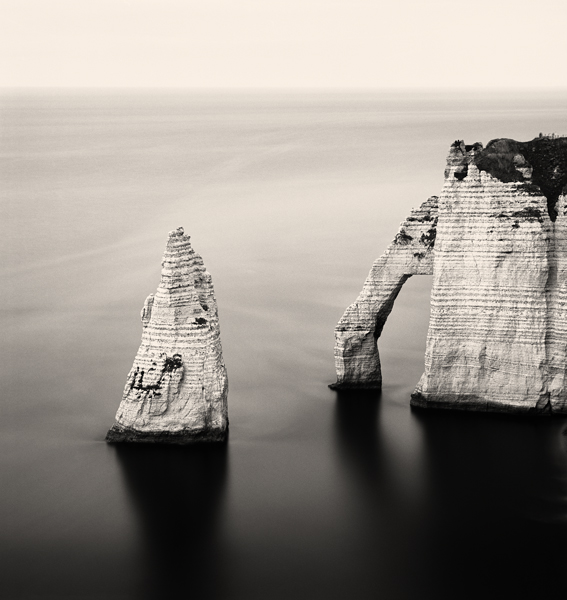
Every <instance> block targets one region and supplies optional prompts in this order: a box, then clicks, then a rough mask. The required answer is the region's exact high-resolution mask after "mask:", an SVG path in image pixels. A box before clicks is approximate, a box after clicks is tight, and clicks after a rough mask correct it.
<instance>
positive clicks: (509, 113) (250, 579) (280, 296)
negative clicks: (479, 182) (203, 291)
mask: <svg viewBox="0 0 567 600" xmlns="http://www.w3.org/2000/svg"><path fill="white" fill-rule="evenodd" d="M0 111H1V112H0V127H1V145H0V159H1V193H2V200H1V219H0V222H1V223H0V227H1V232H0V249H1V255H2V263H1V265H0V276H1V279H2V284H1V286H0V315H1V330H2V345H1V356H0V358H1V360H0V376H1V378H0V381H1V382H2V388H1V396H2V402H1V409H0V410H1V413H0V474H1V491H0V511H1V515H0V531H1V533H0V540H1V541H0V597H2V598H3V599H4V598H5V599H12V598H13V599H19V598H21V599H26V600H27V599H32V598H33V599H43V598H49V599H53V600H59V599H75V598H76V599H83V598H85V599H93V600H95V599H99V598H100V599H108V600H112V599H116V600H118V599H142V600H143V599H158V598H160V599H161V598H164V599H167V600H169V599H173V598H194V599H218V600H232V599H239V600H240V599H242V600H253V599H262V600H272V599H274V600H290V599H301V600H303V599H305V600H311V599H319V598H321V599H329V600H332V599H347V598H348V599H354V600H357V599H374V598H377V599H378V598H379V599H383V600H397V599H400V600H406V599H408V600H413V599H416V600H417V599H419V600H422V599H429V598H431V599H445V598H447V599H451V600H454V599H457V600H460V599H462V598H471V599H472V598H474V599H478V598H496V597H498V598H528V597H529V598H538V599H539V598H545V599H548V598H565V597H567V435H566V432H567V419H561V418H550V419H545V418H541V419H534V420H530V419H527V418H524V419H521V418H511V417H501V416H496V415H489V416H486V415H471V414H458V413H447V414H439V413H435V412H416V411H412V410H410V407H409V396H410V393H411V392H412V390H413V388H414V386H415V384H416V383H417V381H418V379H419V377H420V375H421V372H422V370H423V354H424V348H425V338H426V333H427V322H428V311H429V306H428V302H429V300H428V296H429V289H430V285H431V281H430V278H429V277H421V278H419V277H415V278H412V279H410V280H409V281H408V283H407V284H406V286H405V287H404V289H403V290H402V292H401V294H400V296H399V298H398V300H397V302H396V306H395V307H394V311H393V313H392V315H391V318H390V320H389V321H388V323H387V325H386V327H385V330H384V334H383V337H382V338H381V340H380V351H381V356H382V365H383V374H384V389H383V392H382V394H381V395H376V394H358V395H356V394H352V395H348V394H339V395H337V394H336V393H335V392H332V391H330V390H329V389H328V388H327V384H329V383H331V382H333V381H334V364H333V341H334V338H333V328H334V326H335V324H336V322H337V320H338V319H339V318H340V316H341V314H342V312H343V310H344V309H345V307H346V306H347V305H348V304H349V303H351V302H352V301H353V300H354V299H355V298H356V296H357V294H358V292H359V290H360V288H361V286H362V283H363V281H364V279H365V277H366V275H367V273H368V270H369V269H370V266H371V264H372V262H373V260H374V259H375V258H377V257H378V256H379V255H380V254H381V253H382V252H383V251H384V249H385V248H386V246H387V244H388V243H389V241H390V240H391V239H392V237H393V236H394V234H395V233H396V230H397V227H398V224H399V222H400V221H402V220H403V219H404V218H405V217H406V216H407V214H408V212H409V210H410V208H411V207H415V206H418V205H419V204H420V203H421V202H422V201H424V200H425V199H426V198H427V197H428V196H430V195H432V194H436V193H438V192H439V191H440V189H441V186H442V183H443V170H444V166H445V157H446V153H447V151H448V148H449V145H450V144H451V142H453V141H454V140H455V139H464V140H465V141H466V142H467V143H472V142H475V141H481V142H483V143H486V142H488V141H489V140H490V139H492V138H495V137H513V138H515V139H519V140H528V139H532V138H533V137H535V136H536V135H538V134H539V132H544V133H548V132H554V131H555V132H558V133H567V92H547V93H545V94H544V93H539V94H535V93H527V92H515V93H509V94H501V95H498V94H495V93H488V92H487V93H482V92H475V93H472V92H469V93H466V94H465V93H448V92H438V93H434V92H427V93H425V92H424V93H419V94H418V93H413V94H409V93H401V92H400V93H395V92H389V93H306V92H296V93H276V92H273V93H220V92H218V93H191V92H159V93H157V92H153V93H152V92H141V91H140V92H132V91H119V90H117V91H100V90H98V91H96V90H95V91H68V92H55V91H28V92H21V91H20V92H17V91H11V92H3V93H2V95H0ZM179 226H183V227H184V228H185V230H186V232H187V233H189V234H190V235H191V236H192V241H193V245H194V248H195V249H196V251H197V252H199V253H200V254H201V255H202V256H203V258H204V261H205V264H206V266H207V268H208V270H209V271H210V273H211V274H212V277H213V282H214V285H215V290H216V295H217V300H218V304H219V310H220V323H221V333H222V343H223V349H224V356H225V360H226V364H227V368H228V373H229V381H230V392H229V407H230V442H229V444H228V446H227V447H226V448H215V447H195V448H185V449H184V448H153V447H143V446H138V447H134V446H132V447H109V446H107V445H106V444H105V443H104V441H103V439H104V435H105V433H106V430H107V429H108V427H110V425H111V424H112V422H113V418H114V414H115V412H116V409H117V408H118V404H119V402H120V398H121V395H122V389H123V386H124V383H125V381H126V375H127V373H128V371H129V369H130V366H131V364H132V361H133V359H134V355H135V353H136V350H137V348H138V345H139V342H140V336H141V323H140V318H139V312H140V309H141V307H142V305H143V302H144V299H145V298H146V296H147V295H148V294H149V293H151V292H153V291H155V289H156V287H157V285H158V282H159V272H160V260H161V254H162V252H163V248H164V245H165V242H166V239H167V233H168V231H169V230H171V229H174V228H177V227H179Z"/></svg>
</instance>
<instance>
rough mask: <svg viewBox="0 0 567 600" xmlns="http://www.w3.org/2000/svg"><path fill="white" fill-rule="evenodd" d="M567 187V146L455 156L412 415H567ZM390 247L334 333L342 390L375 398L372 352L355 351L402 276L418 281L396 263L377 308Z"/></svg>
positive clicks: (501, 143)
mask: <svg viewBox="0 0 567 600" xmlns="http://www.w3.org/2000/svg"><path fill="white" fill-rule="evenodd" d="M566 184H567V138H556V137H551V136H548V137H544V136H542V137H540V138H536V139H535V140H532V141H531V142H523V143H522V142H516V141H514V140H508V139H500V140H493V141H491V142H490V143H489V144H488V145H487V147H486V148H485V149H484V148H483V147H482V145H481V144H474V145H471V146H467V145H465V144H464V142H461V141H458V142H455V143H454V144H453V145H452V146H451V149H450V152H449V156H448V159H447V168H446V171H445V184H444V187H443V192H442V193H441V195H440V196H439V199H438V206H437V221H436V227H435V233H432V234H431V237H433V238H434V243H433V244H432V248H431V255H432V256H431V258H430V259H429V260H430V261H431V264H432V272H433V288H432V292H431V318H430V324H429V332H428V337H427V349H426V355H425V372H424V374H423V376H422V378H421V380H420V381H419V383H418V386H417V389H416V391H415V393H414V394H413V396H412V404H413V405H416V406H425V407H436V408H459V409H468V410H482V411H499V412H542V413H546V414H548V413H565V412H567V389H566V387H567V386H566V371H567V198H566V191H567V188H566ZM410 218H411V217H410ZM406 222H407V221H406ZM402 229H404V230H405V228H404V227H403V226H402ZM398 235H399V234H398ZM412 241H413V240H412ZM433 247H434V249H433ZM391 248H392V245H391V246H390V248H389V249H388V250H387V251H386V253H385V254H384V255H383V257H381V258H380V259H378V261H377V262H376V263H375V265H374V267H373V270H372V271H371V275H370V276H369V278H368V279H367V282H366V283H365V287H364V288H363V292H362V293H361V295H360V296H359V299H358V300H357V302H356V303H355V304H354V305H352V306H351V307H349V308H348V309H347V311H346V312H345V315H344V316H343V318H342V319H341V321H340V322H339V324H338V326H337V328H336V340H337V343H336V346H335V360H336V364H337V377H338V382H337V385H338V386H339V387H366V386H367V384H373V387H379V385H380V383H379V382H380V380H381V377H380V376H379V358H378V351H377V349H375V343H374V347H373V348H372V351H371V350H370V349H369V348H370V343H369V342H368V343H367V347H364V346H363V344H361V343H359V341H358V340H359V339H360V331H361V330H363V328H364V327H366V328H367V329H368V325H369V324H371V323H372V320H373V317H374V322H375V323H376V324H377V326H376V327H375V328H374V333H375V338H376V339H377V337H378V336H379V335H380V332H381V330H382V326H383V320H381V317H380V316H379V315H380V314H381V313H382V314H383V313H384V309H383V306H385V305H387V306H388V309H387V311H386V316H387V314H389V312H390V310H391V308H392V306H391V305H392V304H393V300H394V299H395V295H396V294H397V293H398V291H399V288H400V287H401V285H402V284H403V281H401V277H402V275H411V274H418V273H420V272H426V271H414V272H411V271H412V269H411V266H409V265H408V266H406V264H405V262H404V259H402V255H401V253H399V257H398V259H397V262H398V264H399V265H400V267H399V268H398V271H396V273H398V274H399V275H400V279H398V282H399V287H398V288H397V289H396V291H395V294H393V295H392V294H390V295H389V296H388V298H389V299H390V301H384V300H383V296H384V293H385V291H387V287H388V285H386V284H385V281H392V280H393V279H394V277H393V276H392V271H391V269H390V268H389V267H388V264H389V263H390V264H391V258H390V260H388V258H389V256H390V254H391V250H390V249H391ZM433 254H434V257H433ZM406 260H407V257H406ZM429 272H431V271H429ZM406 278H407V277H406ZM404 281H405V279H404ZM389 285H390V286H391V284H389ZM361 300H362V301H363V302H361ZM388 302H389V304H388ZM361 304H362V305H363V306H365V307H368V309H367V310H366V312H364V313H363V318H360V316H359V313H361V311H360V310H358V312H357V310H356V307H357V306H360V305H361ZM369 357H371V360H369ZM368 387H371V386H368Z"/></svg>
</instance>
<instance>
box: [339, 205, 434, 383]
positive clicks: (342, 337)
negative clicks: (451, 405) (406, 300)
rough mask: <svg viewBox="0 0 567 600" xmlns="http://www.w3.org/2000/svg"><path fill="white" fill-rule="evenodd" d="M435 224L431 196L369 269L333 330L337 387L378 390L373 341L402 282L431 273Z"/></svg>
mask: <svg viewBox="0 0 567 600" xmlns="http://www.w3.org/2000/svg"><path fill="white" fill-rule="evenodd" d="M436 225H437V197H436V196H432V197H431V198H429V200H427V201H426V202H424V203H423V204H422V205H421V206H420V207H419V208H418V209H416V210H413V211H412V213H411V215H410V216H409V217H408V218H407V219H406V220H405V221H404V222H403V223H402V224H401V225H400V229H399V231H398V233H397V234H396V237H395V238H394V240H393V241H392V243H391V244H390V246H389V247H388V249H387V250H386V252H384V254H383V255H382V256H381V257H380V258H379V259H378V260H376V262H375V263H374V264H373V265H372V269H371V270H370V273H369V274H368V277H367V278H366V281H365V282H364V286H363V288H362V291H361V292H360V295H359V296H358V298H357V299H356V302H354V303H353V304H351V305H350V306H349V307H348V308H347V310H346V312H345V314H344V315H343V317H342V319H341V320H340V321H339V324H338V325H337V327H336V329H335V340H336V343H335V367H336V370H337V383H335V384H333V385H331V386H330V387H331V388H333V389H339V388H365V389H371V388H378V389H379V388H380V387H381V386H382V373H381V369H380V356H379V353H378V346H377V340H378V338H379V337H380V334H381V333H382V328H383V327H384V323H385V322H386V319H387V318H388V315H389V314H390V311H391V310H392V307H393V306H394V301H395V299H396V297H397V295H398V293H399V291H400V289H401V288H402V286H403V284H404V282H405V281H406V280H407V279H408V277H411V276H412V275H431V273H432V272H433V248H434V246H435V235H436Z"/></svg>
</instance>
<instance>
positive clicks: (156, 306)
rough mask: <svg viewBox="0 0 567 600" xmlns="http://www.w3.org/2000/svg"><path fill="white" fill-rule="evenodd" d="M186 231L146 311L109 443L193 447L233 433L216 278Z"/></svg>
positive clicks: (176, 238) (176, 239) (179, 234)
mask: <svg viewBox="0 0 567 600" xmlns="http://www.w3.org/2000/svg"><path fill="white" fill-rule="evenodd" d="M189 240H190V238H189V236H187V235H185V234H184V232H183V229H182V228H179V229H177V230H176V231H172V232H170V234H169V240H168V242H167V247H166V249H165V253H164V256H163V261H162V271H161V282H160V285H159V287H158V289H157V292H156V294H155V295H153V294H152V295H150V296H149V297H148V298H147V299H146V301H145V303H144V307H143V309H142V313H141V317H142V325H143V333H142V343H141V345H140V349H139V350H138V354H137V355H136V359H135V360H134V365H133V367H132V369H131V371H130V374H129V375H128V380H127V382H126V386H125V388H124V395H123V397H122V402H121V404H120V407H119V408H118V412H117V413H116V423H115V424H114V426H113V427H112V428H111V429H110V431H109V432H108V434H107V437H106V439H107V441H108V442H167V443H177V444H186V443H191V442H198V441H207V442H217V441H224V440H225V439H226V438H227V435H228V405H227V394H228V380H227V375H226V368H225V365H224V361H223V357H222V348H221V341H220V329H219V320H218V310H217V304H216V300H215V296H214V291H213V285H212V280H211V276H210V275H209V273H208V272H207V271H206V270H205V266H204V264H203V260H202V258H201V257H200V256H199V255H198V254H196V253H195V252H194V251H193V249H192V247H191V243H190V241H189Z"/></svg>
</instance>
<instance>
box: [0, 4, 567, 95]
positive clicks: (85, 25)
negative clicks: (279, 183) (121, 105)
mask: <svg viewBox="0 0 567 600" xmlns="http://www.w3.org/2000/svg"><path fill="white" fill-rule="evenodd" d="M566 23H567V2H565V0H537V1H534V0H529V1H528V0H514V1H512V0H474V1H472V2H459V1H457V0H395V1H394V0H392V1H387V2H385V1H381V0H0V86H8V87H10V86H14V87H22V86H48V87H59V86H63V87H158V88H159V87H189V88H423V87H434V88H462V87H468V88H470V87H489V88H515V87H522V88H526V87H529V88H547V87H552V88H557V87H561V88H563V87H567V67H566V60H567V35H566V33H565V25H566Z"/></svg>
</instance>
